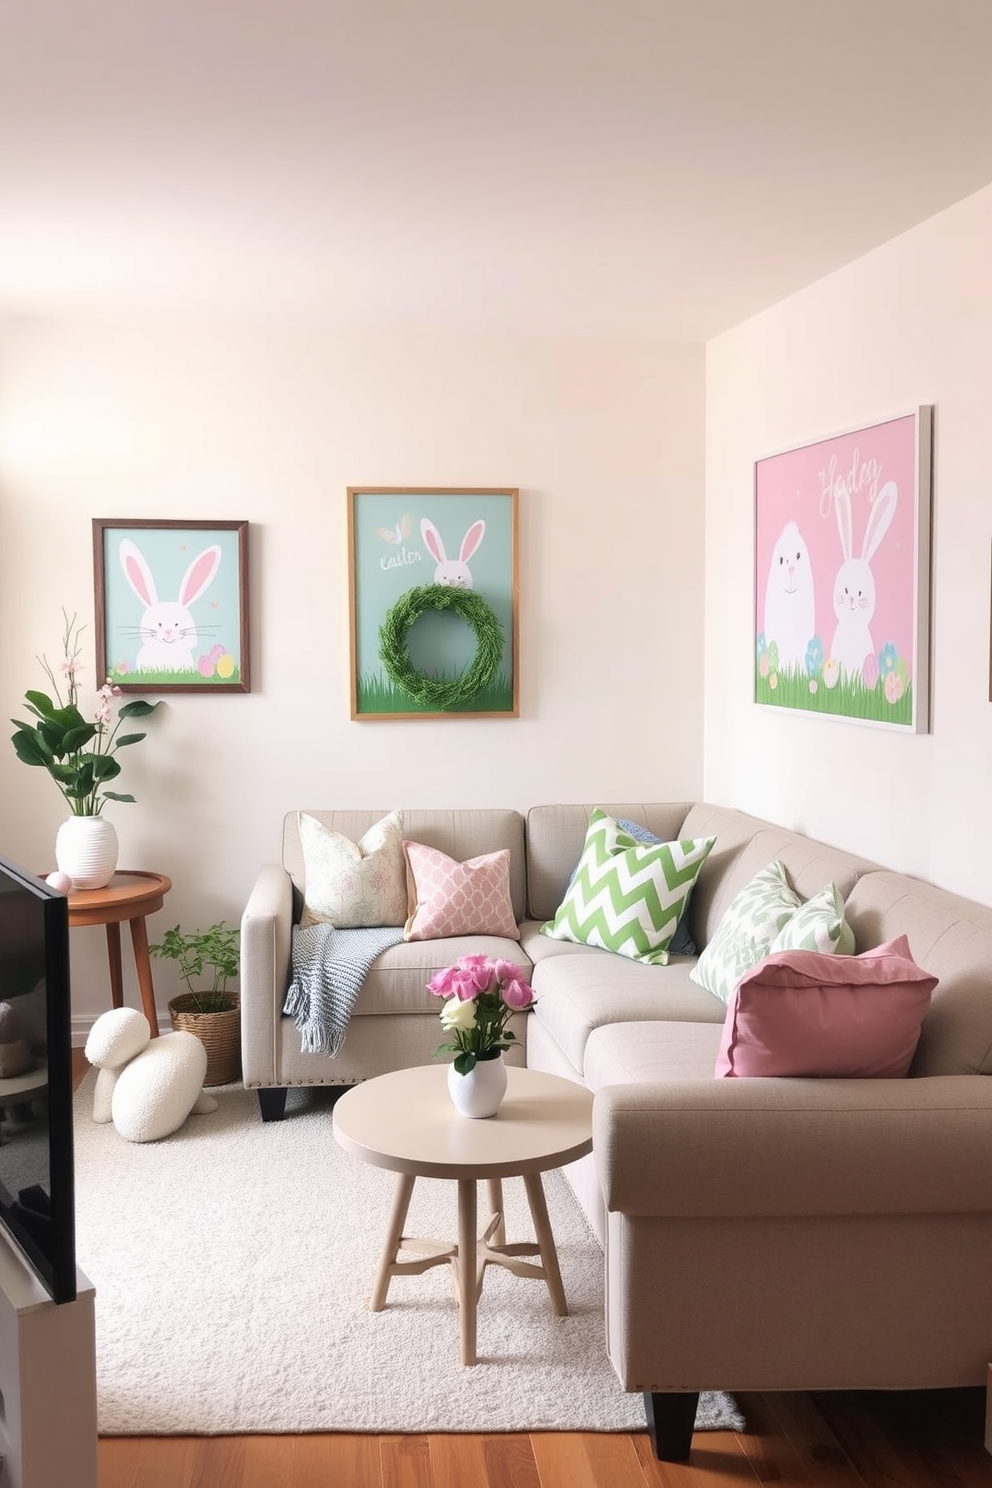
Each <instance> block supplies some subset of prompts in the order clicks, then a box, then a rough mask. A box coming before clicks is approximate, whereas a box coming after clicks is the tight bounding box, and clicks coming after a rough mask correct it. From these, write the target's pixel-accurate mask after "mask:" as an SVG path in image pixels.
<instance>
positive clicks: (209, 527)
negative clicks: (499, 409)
mask: <svg viewBox="0 0 992 1488" xmlns="http://www.w3.org/2000/svg"><path fill="white" fill-rule="evenodd" d="M93 569H94V584H95V590H96V666H97V675H98V676H100V677H109V678H110V680H111V681H112V682H113V683H114V684H115V685H116V686H118V687H120V688H121V690H122V691H123V692H249V691H250V690H251V687H250V668H249V648H248V523H247V522H202V521H195V522H194V521H191V522H177V521H161V522H160V521H154V520H149V519H144V518H137V519H128V518H123V517H120V518H109V517H94V518H93Z"/></svg>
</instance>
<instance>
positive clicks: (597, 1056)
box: [583, 1021, 722, 1093]
mask: <svg viewBox="0 0 992 1488" xmlns="http://www.w3.org/2000/svg"><path fill="white" fill-rule="evenodd" d="M721 1033H722V1029H721V1027H720V1025H719V1024H717V1023H679V1022H676V1021H672V1022H665V1023H612V1024H610V1025H608V1026H606V1027H603V1028H597V1029H595V1031H594V1032H593V1033H591V1034H590V1035H589V1038H588V1040H587V1042H586V1053H585V1064H584V1067H583V1078H584V1080H585V1083H586V1085H587V1086H588V1087H589V1089H590V1090H591V1091H593V1092H594V1093H595V1092H596V1091H597V1090H602V1089H603V1087H604V1086H606V1085H650V1084H652V1083H653V1082H655V1081H657V1080H664V1081H665V1082H666V1084H668V1083H670V1082H672V1081H682V1080H711V1079H712V1078H713V1061H714V1060H715V1059H716V1056H717V1051H718V1049H719V1046H720V1037H721Z"/></svg>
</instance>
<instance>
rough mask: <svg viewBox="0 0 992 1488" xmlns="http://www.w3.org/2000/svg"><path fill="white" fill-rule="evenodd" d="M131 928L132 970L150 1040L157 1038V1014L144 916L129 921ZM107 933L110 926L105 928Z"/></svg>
mask: <svg viewBox="0 0 992 1488" xmlns="http://www.w3.org/2000/svg"><path fill="white" fill-rule="evenodd" d="M128 924H129V925H130V926H131V944H132V945H133V946H134V969H135V971H136V972H137V973H138V987H139V989H140V991H141V1006H142V1008H143V1010H144V1014H145V1017H146V1018H147V1019H148V1027H149V1029H150V1030H151V1035H152V1038H158V1012H157V1011H156V1008H155V989H154V987H153V986H152V963H151V957H150V956H149V954H148V927H147V926H146V924H145V917H144V915H138V916H137V917H136V918H135V919H133V920H129V921H128ZM107 929H108V931H109V929H110V926H109V925H108V926H107Z"/></svg>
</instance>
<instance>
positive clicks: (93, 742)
mask: <svg viewBox="0 0 992 1488" xmlns="http://www.w3.org/2000/svg"><path fill="white" fill-rule="evenodd" d="M62 617H63V619H64V621H65V630H64V631H63V634H62V651H63V655H64V660H63V661H62V663H61V665H60V668H59V670H60V672H61V673H62V677H63V681H64V685H65V688H66V697H65V700H63V698H62V694H61V692H60V691H59V684H58V681H57V680H56V676H55V673H54V671H53V670H52V668H51V666H50V665H49V663H48V661H47V659H46V658H45V657H44V656H40V657H39V658H38V660H39V662H40V664H41V667H42V670H43V671H44V673H45V675H46V676H47V677H48V680H49V681H50V682H51V684H52V690H53V692H54V694H55V696H54V698H51V697H49V696H48V694H47V693H44V692H26V693H25V694H24V701H25V703H26V704H27V708H28V711H29V712H30V713H33V714H34V716H35V718H36V719H37V720H38V722H37V723H25V722H23V721H22V720H21V719H18V718H12V719H11V723H13V725H14V727H15V729H16V733H14V734H12V735H11V742H12V743H13V745H14V749H15V750H16V752H17V758H18V759H19V760H23V761H24V763H25V764H26V765H41V766H42V767H43V768H44V769H46V770H47V771H48V773H49V775H51V777H52V779H53V780H54V781H55V784H56V785H57V786H58V788H59V790H60V791H61V792H62V794H63V796H64V797H65V799H66V801H67V802H68V803H69V808H70V810H71V811H72V814H73V816H99V815H100V813H101V812H102V810H103V807H104V804H105V802H107V801H132V802H133V800H134V797H133V796H131V795H125V794H123V793H122V792H120V791H113V790H108V789H107V784H108V782H109V781H111V780H116V779H117V776H118V775H119V774H120V773H121V767H120V764H119V763H118V761H117V760H116V759H115V757H114V756H115V755H116V753H117V751H118V749H123V748H124V747H125V746H126V745H128V744H138V743H140V741H141V740H142V739H143V738H144V737H145V736H144V734H121V733H119V732H118V730H119V729H120V726H121V724H122V722H123V721H124V719H125V718H147V716H148V715H149V713H154V712H155V709H156V708H157V707H158V706H159V705H158V703H145V702H133V703H125V704H124V705H123V707H121V708H119V709H118V712H117V718H116V719H114V716H113V705H114V699H115V698H119V697H120V696H121V690H120V688H119V687H115V686H114V685H113V683H112V682H111V680H110V678H109V677H108V678H107V680H106V682H105V683H104V684H103V686H102V687H101V688H100V689H99V691H98V692H97V707H96V712H95V714H94V716H93V721H92V722H88V721H87V720H86V719H85V718H84V717H83V715H82V713H81V712H80V711H79V707H78V697H79V689H78V685H77V677H78V676H79V673H80V672H81V671H82V666H81V664H80V661H79V652H80V646H79V637H80V635H81V634H82V632H83V629H84V627H83V626H81V625H77V624H76V617H75V615H73V617H72V619H71V620H70V618H69V616H68V615H67V614H66V612H65V610H63V611H62Z"/></svg>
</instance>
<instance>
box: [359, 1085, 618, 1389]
mask: <svg viewBox="0 0 992 1488" xmlns="http://www.w3.org/2000/svg"><path fill="white" fill-rule="evenodd" d="M506 1075H507V1090H506V1095H505V1097H504V1099H503V1104H502V1105H501V1106H500V1108H499V1110H498V1111H497V1113H496V1115H495V1116H488V1117H485V1118H483V1119H480V1120H473V1119H472V1118H471V1117H467V1116H461V1115H460V1114H459V1113H458V1112H457V1111H456V1110H455V1108H454V1106H453V1105H452V1102H451V1097H450V1096H449V1095H448V1084H447V1066H445V1065H428V1066H420V1067H417V1068H416V1069H405V1070H394V1071H393V1072H392V1073H390V1074H386V1075H377V1076H376V1077H375V1079H372V1080H365V1081H363V1082H362V1084H360V1085H353V1086H352V1087H351V1089H350V1090H346V1091H345V1093H344V1095H342V1096H341V1097H340V1098H339V1099H338V1100H337V1101H336V1103H335V1106H334V1136H335V1138H336V1140H337V1142H338V1144H339V1145H340V1146H341V1147H343V1148H344V1149H345V1151H346V1152H351V1153H353V1154H354V1156H355V1157H360V1158H361V1159H362V1160H363V1161H364V1162H367V1163H371V1164H372V1165H373V1166H374V1167H378V1168H389V1169H391V1170H392V1171H393V1172H394V1173H396V1174H398V1178H397V1185H396V1192H395V1197H394V1199H393V1209H392V1213H391V1215H390V1218H389V1226H388V1230H387V1234H386V1241H385V1245H384V1247H383V1250H382V1254H381V1257H380V1261H379V1268H378V1271H377V1272H376V1278H375V1283H374V1285H373V1289H372V1298H371V1301H370V1303H369V1307H370V1309H371V1311H372V1312H381V1311H382V1309H383V1308H384V1307H385V1305H386V1293H387V1291H388V1289H389V1283H390V1280H391V1278H392V1277H394V1276H402V1275H403V1274H404V1272H405V1273H407V1274H408V1275H415V1274H417V1273H418V1272H421V1271H426V1270H427V1269H428V1268H429V1267H431V1266H439V1265H443V1264H445V1263H447V1264H450V1265H451V1267H452V1269H453V1271H454V1275H455V1285H456V1289H457V1293H458V1301H459V1313H460V1331H461V1360H462V1363H463V1364H474V1363H475V1362H476V1306H477V1303H478V1300H479V1296H480V1294H481V1292H482V1281H483V1276H484V1274H485V1270H486V1267H487V1266H492V1265H499V1266H505V1267H506V1269H507V1270H509V1271H511V1272H513V1273H514V1275H516V1276H521V1277H524V1278H527V1279H530V1280H533V1281H543V1282H544V1283H545V1284H546V1286H547V1288H548V1292H549V1294H550V1297H551V1305H552V1307H553V1309H554V1311H555V1312H556V1313H557V1315H558V1316H559V1317H565V1316H566V1315H567V1313H568V1306H567V1304H566V1301H565V1291H564V1288H563V1286H562V1281H561V1272H560V1270H559V1267H558V1253H557V1251H556V1249H555V1242H554V1235H553V1234H552V1231H551V1224H550V1222H549V1220H548V1209H547V1204H546V1202H545V1198H544V1187H543V1185H542V1183H541V1174H542V1173H545V1172H547V1171H548V1169H549V1168H560V1167H562V1166H563V1165H564V1164H565V1163H570V1162H574V1161H575V1159H576V1158H578V1157H584V1156H585V1154H586V1153H587V1152H590V1151H591V1150H592V1094H591V1092H590V1091H588V1090H586V1089H585V1087H584V1086H582V1085H577V1084H576V1083H575V1082H574V1081H572V1080H563V1079H561V1078H560V1076H558V1075H546V1074H543V1073H541V1072H540V1071H538V1070H530V1069H519V1068H517V1067H516V1066H512V1067H511V1068H509V1069H508V1070H507V1072H506ZM421 1177H422V1178H453V1179H455V1180H456V1181H457V1183H458V1239H457V1241H447V1240H432V1239H416V1238H414V1237H412V1236H408V1235H404V1233H403V1227H404V1224H405V1222H406V1216H407V1210H408V1209H409V1207H410V1198H411V1195H412V1193H413V1185H414V1183H415V1181H416V1179H417V1178H421ZM517 1177H519V1178H523V1180H524V1186H525V1188H526V1191H527V1202H528V1204H529V1206H530V1213H531V1219H532V1220H533V1222H534V1232H535V1234H536V1236H537V1244H536V1245H531V1244H529V1243H524V1244H514V1245H507V1244H506V1242H505V1238H504V1224H503V1212H502V1210H503V1195H502V1180H503V1179H504V1178H517ZM483 1178H484V1179H486V1180H487V1184H488V1191H489V1207H490V1214H491V1217H490V1219H489V1222H488V1224H487V1226H486V1228H485V1231H484V1232H483V1234H482V1236H481V1238H480V1237H478V1236H477V1234H476V1226H477V1195H476V1183H477V1181H478V1180H480V1179H483ZM401 1250H407V1251H416V1252H420V1259H418V1260H407V1261H401V1260H400V1259H399V1253H400V1251H401ZM528 1255H538V1256H539V1257H540V1264H539V1265H537V1264H534V1263H532V1262H529V1261H525V1260H522V1259H521V1257H522V1256H528Z"/></svg>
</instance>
